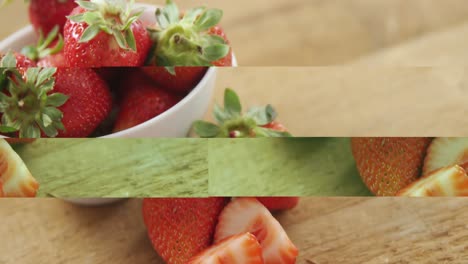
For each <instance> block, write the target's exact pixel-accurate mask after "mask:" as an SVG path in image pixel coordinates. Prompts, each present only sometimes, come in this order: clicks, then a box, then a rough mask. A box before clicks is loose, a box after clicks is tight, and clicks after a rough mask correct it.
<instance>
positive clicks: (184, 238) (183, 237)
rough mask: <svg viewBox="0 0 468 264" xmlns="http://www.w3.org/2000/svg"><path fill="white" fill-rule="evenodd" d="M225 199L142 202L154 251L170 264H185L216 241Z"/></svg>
mask: <svg viewBox="0 0 468 264" xmlns="http://www.w3.org/2000/svg"><path fill="white" fill-rule="evenodd" d="M226 202H227V199H225V198H152V199H144V200H143V220H144V222H145V225H146V228H147V230H148V235H149V238H150V240H151V242H152V243H153V247H154V249H155V250H156V251H157V252H158V253H159V255H160V256H161V257H162V258H163V259H164V260H165V261H166V262H167V263H168V264H185V263H187V261H188V260H189V259H190V258H191V257H193V256H194V255H196V254H198V253H199V252H201V251H202V250H204V249H206V248H208V247H209V246H210V245H211V243H212V241H213V234H214V230H215V226H216V223H217V220H218V216H219V213H220V212H221V210H222V209H223V208H224V206H225V205H226Z"/></svg>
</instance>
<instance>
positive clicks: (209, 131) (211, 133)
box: [193, 120, 220, 138]
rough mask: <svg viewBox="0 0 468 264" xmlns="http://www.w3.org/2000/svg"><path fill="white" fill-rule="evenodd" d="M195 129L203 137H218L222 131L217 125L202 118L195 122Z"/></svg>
mask: <svg viewBox="0 0 468 264" xmlns="http://www.w3.org/2000/svg"><path fill="white" fill-rule="evenodd" d="M193 129H194V131H195V133H196V134H197V135H198V136H200V137H202V138H212V137H216V136H217V135H218V134H219V132H220V128H219V127H218V126H217V125H215V124H213V123H209V122H205V121H201V120H199V121H195V122H194V123H193Z"/></svg>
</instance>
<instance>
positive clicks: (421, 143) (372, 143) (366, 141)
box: [351, 138, 432, 196]
mask: <svg viewBox="0 0 468 264" xmlns="http://www.w3.org/2000/svg"><path fill="white" fill-rule="evenodd" d="M431 141H432V139H431V138H353V139H352V140H351V148H352V153H353V156H354V159H355V161H356V166H357V169H358V171H359V174H360V175H361V178H362V180H363V181H364V183H365V184H366V185H367V187H368V188H369V190H370V191H372V192H373V193H374V194H375V195H378V196H393V195H395V194H396V193H397V192H398V191H400V190H401V189H403V188H404V187H406V186H408V185H409V184H411V183H412V182H414V181H415V180H417V179H418V178H419V176H420V174H421V170H422V166H423V161H424V157H425V155H426V151H427V148H428V146H429V144H430V143H431Z"/></svg>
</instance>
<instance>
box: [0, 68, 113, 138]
mask: <svg viewBox="0 0 468 264" xmlns="http://www.w3.org/2000/svg"><path fill="white" fill-rule="evenodd" d="M11 72H12V74H14V75H15V76H16V78H15V79H14V81H13V80H12V78H10V80H12V81H10V82H9V86H8V93H0V98H1V99H2V101H3V102H4V103H3V104H1V105H0V113H1V114H3V116H2V122H3V126H4V127H7V128H13V129H15V130H16V131H18V132H19V137H20V138H37V137H40V136H41V134H42V135H47V136H48V137H56V136H58V137H86V136H88V135H90V134H91V133H92V132H93V130H94V129H95V128H96V127H97V126H98V125H99V124H100V123H101V122H102V121H103V120H104V119H105V118H106V116H107V115H108V113H109V111H110V109H111V104H112V99H111V95H110V92H109V89H108V87H107V85H106V83H105V82H104V81H103V80H101V79H100V78H99V76H98V75H97V74H96V73H95V72H94V71H93V70H92V69H80V68H59V69H57V68H44V69H41V68H28V69H27V71H26V72H25V73H24V75H21V74H20V73H19V72H18V71H11ZM52 91H54V93H52ZM59 130H60V131H59ZM9 132H12V131H9Z"/></svg>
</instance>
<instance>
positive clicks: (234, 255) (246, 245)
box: [188, 233, 263, 264]
mask: <svg viewBox="0 0 468 264" xmlns="http://www.w3.org/2000/svg"><path fill="white" fill-rule="evenodd" d="M205 263H211V264H261V263H263V257H262V248H261V246H260V244H259V243H258V241H257V239H256V238H255V236H254V235H252V234H250V233H244V234H241V235H235V236H231V237H228V238H226V239H224V240H222V241H220V242H219V243H217V244H216V245H214V246H211V247H210V248H208V249H206V250H204V251H202V252H201V253H199V254H198V255H196V256H195V257H193V258H192V259H190V260H189V262H188V264H205Z"/></svg>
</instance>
